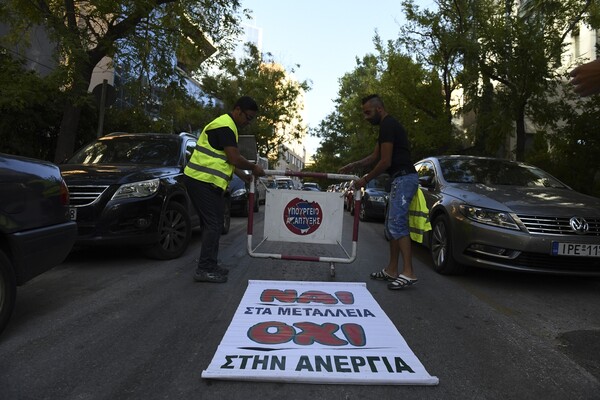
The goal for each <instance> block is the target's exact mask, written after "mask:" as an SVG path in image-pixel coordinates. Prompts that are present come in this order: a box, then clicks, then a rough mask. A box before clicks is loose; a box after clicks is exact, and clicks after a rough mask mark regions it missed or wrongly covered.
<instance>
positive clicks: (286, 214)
mask: <svg viewBox="0 0 600 400" xmlns="http://www.w3.org/2000/svg"><path fill="white" fill-rule="evenodd" d="M283 222H284V224H285V226H286V227H287V229H288V230H289V231H290V232H292V233H294V234H296V235H310V234H311V233H313V232H315V231H316V230H317V229H319V227H320V226H321V223H322V222H323V210H322V209H321V206H320V205H319V203H317V202H316V201H312V202H311V201H308V200H304V199H301V198H299V197H296V198H294V199H292V200H291V201H290V202H289V203H287V205H286V206H285V207H284V208H283Z"/></svg>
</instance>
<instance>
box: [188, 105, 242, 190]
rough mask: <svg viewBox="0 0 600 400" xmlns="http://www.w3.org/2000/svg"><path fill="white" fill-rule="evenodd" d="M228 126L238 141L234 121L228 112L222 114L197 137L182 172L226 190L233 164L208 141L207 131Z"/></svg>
mask: <svg viewBox="0 0 600 400" xmlns="http://www.w3.org/2000/svg"><path fill="white" fill-rule="evenodd" d="M222 127H228V128H231V130H232V131H233V133H235V141H236V142H237V141H238V130H237V126H236V125H235V122H234V121H233V119H232V118H231V116H230V115H229V114H223V115H221V116H220V117H218V118H216V119H214V120H213V121H212V122H210V123H209V124H208V125H206V127H205V128H204V130H203V131H202V133H201V134H200V137H199V138H198V141H197V142H196V148H195V149H194V153H193V154H192V157H191V158H190V161H188V163H187V165H186V167H185V169H184V171H183V173H184V174H185V175H187V176H189V177H191V178H194V179H197V180H199V181H202V182H207V183H212V184H213V185H215V186H217V187H219V188H221V189H223V190H226V189H227V185H228V184H229V181H230V180H231V176H232V175H233V171H234V170H235V166H234V165H232V164H229V163H228V162H227V155H226V154H225V151H224V150H217V149H215V148H214V147H212V146H211V145H210V143H209V142H208V135H207V134H206V132H207V131H210V130H213V129H217V128H222Z"/></svg>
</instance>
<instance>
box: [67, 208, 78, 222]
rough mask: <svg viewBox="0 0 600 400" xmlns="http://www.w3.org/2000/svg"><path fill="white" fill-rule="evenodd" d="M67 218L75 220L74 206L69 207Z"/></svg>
mask: <svg viewBox="0 0 600 400" xmlns="http://www.w3.org/2000/svg"><path fill="white" fill-rule="evenodd" d="M69 219H70V220H71V221H77V209H76V208H75V207H69Z"/></svg>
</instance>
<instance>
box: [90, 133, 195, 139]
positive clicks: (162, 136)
mask: <svg viewBox="0 0 600 400" xmlns="http://www.w3.org/2000/svg"><path fill="white" fill-rule="evenodd" d="M121 137H150V138H160V139H169V140H180V138H185V137H189V138H191V139H195V137H194V136H192V135H188V134H180V135H176V134H171V133H160V132H112V133H109V134H106V135H104V136H102V137H100V139H105V138H106V139H111V138H121Z"/></svg>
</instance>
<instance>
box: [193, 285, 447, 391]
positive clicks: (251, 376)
mask: <svg viewBox="0 0 600 400" xmlns="http://www.w3.org/2000/svg"><path fill="white" fill-rule="evenodd" d="M202 377H203V378H210V379H230V380H246V381H247V380H252V381H278V382H293V383H319V384H323V383H331V384H342V383H343V384H361V385H437V384H438V378H437V377H435V376H431V375H429V373H428V372H427V371H426V370H425V367H424V366H423V365H422V364H421V362H420V361H419V359H418V358H417V357H416V356H415V354H414V353H413V352H412V350H411V349H410V348H409V347H408V345H407V343H406V341H405V340H404V338H403V337H402V336H401V335H400V333H399V332H398V330H397V329H396V327H395V326H394V324H393V323H392V322H391V321H390V319H389V318H388V317H387V315H386V314H385V313H384V312H383V310H382V309H381V307H379V304H377V302H376V301H375V299H374V298H373V296H372V295H371V293H369V291H368V290H367V288H366V284H365V283H348V282H291V281H249V283H248V288H247V289H246V292H245V294H244V297H243V298H242V301H241V303H240V305H239V307H238V309H237V311H236V313H235V315H234V317H233V320H232V321H231V324H230V325H229V328H228V329H227V332H226V333H225V336H224V337H223V340H222V341H221V344H220V345H219V347H218V348H217V351H216V353H215V355H214V357H213V359H212V361H211V363H210V365H209V366H208V368H207V369H206V370H204V371H203V372H202Z"/></svg>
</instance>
